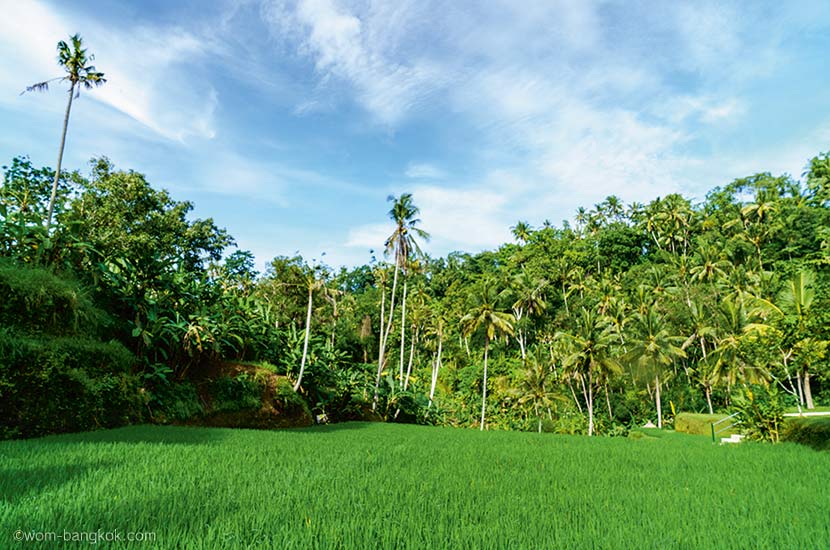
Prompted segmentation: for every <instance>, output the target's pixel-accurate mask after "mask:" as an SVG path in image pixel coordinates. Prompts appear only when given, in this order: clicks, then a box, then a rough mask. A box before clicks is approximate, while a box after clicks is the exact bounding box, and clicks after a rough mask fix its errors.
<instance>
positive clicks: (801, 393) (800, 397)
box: [795, 372, 804, 407]
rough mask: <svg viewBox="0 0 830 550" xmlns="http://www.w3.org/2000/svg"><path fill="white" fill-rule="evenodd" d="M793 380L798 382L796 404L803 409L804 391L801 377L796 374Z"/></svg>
mask: <svg viewBox="0 0 830 550" xmlns="http://www.w3.org/2000/svg"><path fill="white" fill-rule="evenodd" d="M795 380H796V382H798V402H799V403H800V404H801V406H802V407H803V406H804V390H803V386H802V384H801V375H800V374H799V373H798V372H796V373H795Z"/></svg>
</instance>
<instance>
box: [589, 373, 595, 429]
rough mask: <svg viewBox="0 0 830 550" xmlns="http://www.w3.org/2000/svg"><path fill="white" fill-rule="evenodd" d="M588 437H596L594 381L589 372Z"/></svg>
mask: <svg viewBox="0 0 830 550" xmlns="http://www.w3.org/2000/svg"><path fill="white" fill-rule="evenodd" d="M588 435H594V380H593V377H592V376H591V371H590V370H589V371H588Z"/></svg>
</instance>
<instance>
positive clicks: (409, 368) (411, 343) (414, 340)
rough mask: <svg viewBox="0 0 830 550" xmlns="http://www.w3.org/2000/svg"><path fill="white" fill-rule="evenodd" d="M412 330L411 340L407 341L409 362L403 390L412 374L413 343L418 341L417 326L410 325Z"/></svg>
mask: <svg viewBox="0 0 830 550" xmlns="http://www.w3.org/2000/svg"><path fill="white" fill-rule="evenodd" d="M412 330H413V331H414V332H413V334H412V341H411V342H410V343H409V364H408V365H407V367H406V378H404V381H403V389H404V390H405V389H406V388H408V387H409V377H410V375H412V363H413V362H414V359H415V344H416V342H417V341H418V328H417V327H412Z"/></svg>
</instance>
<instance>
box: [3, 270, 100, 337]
mask: <svg viewBox="0 0 830 550" xmlns="http://www.w3.org/2000/svg"><path fill="white" fill-rule="evenodd" d="M0 296H3V299H2V300H0V326H3V327H14V328H16V329H18V330H19V331H21V332H28V333H34V332H42V333H48V334H53V335H56V336H67V335H71V334H78V333H81V332H82V333H84V334H90V333H95V332H96V331H97V328H98V326H99V325H100V324H101V323H102V322H103V321H104V320H105V318H106V315H105V314H104V313H103V312H101V311H100V310H98V309H96V308H95V307H94V306H93V305H92V302H91V301H90V300H89V298H88V297H87V296H86V294H85V293H84V292H83V291H82V290H81V289H80V287H79V286H78V285H77V284H76V283H74V282H73V281H68V280H65V279H62V278H60V277H58V276H56V275H55V274H53V273H52V272H50V271H48V270H46V269H41V268H33V267H28V266H23V265H21V264H17V263H15V262H9V261H8V260H3V261H0Z"/></svg>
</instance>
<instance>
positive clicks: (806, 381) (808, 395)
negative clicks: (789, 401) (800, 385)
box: [804, 370, 816, 409]
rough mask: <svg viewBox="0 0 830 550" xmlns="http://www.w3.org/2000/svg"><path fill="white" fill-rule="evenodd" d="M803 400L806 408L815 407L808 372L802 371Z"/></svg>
mask: <svg viewBox="0 0 830 550" xmlns="http://www.w3.org/2000/svg"><path fill="white" fill-rule="evenodd" d="M804 400H805V401H806V402H807V409H815V408H816V406H815V405H814V404H813V391H812V389H810V372H809V371H806V370H805V371H804Z"/></svg>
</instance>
